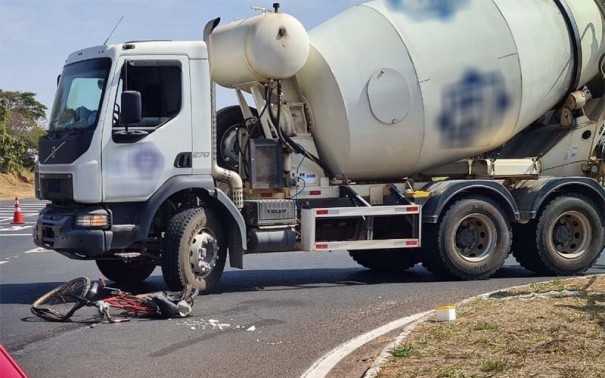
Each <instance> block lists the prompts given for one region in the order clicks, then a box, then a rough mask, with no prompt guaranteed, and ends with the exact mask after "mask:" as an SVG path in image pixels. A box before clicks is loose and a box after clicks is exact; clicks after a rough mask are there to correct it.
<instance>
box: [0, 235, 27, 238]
mask: <svg viewBox="0 0 605 378" xmlns="http://www.w3.org/2000/svg"><path fill="white" fill-rule="evenodd" d="M4 236H32V234H4V235H0V238H2V237H4Z"/></svg>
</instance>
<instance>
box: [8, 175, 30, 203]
mask: <svg viewBox="0 0 605 378" xmlns="http://www.w3.org/2000/svg"><path fill="white" fill-rule="evenodd" d="M15 197H19V198H33V197H34V174H33V172H29V171H23V172H18V173H0V200H8V199H15Z"/></svg>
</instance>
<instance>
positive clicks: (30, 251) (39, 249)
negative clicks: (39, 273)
mask: <svg viewBox="0 0 605 378" xmlns="http://www.w3.org/2000/svg"><path fill="white" fill-rule="evenodd" d="M46 252H51V251H50V249H46V248H42V247H38V248H34V249H30V250H29V251H25V252H23V253H46Z"/></svg>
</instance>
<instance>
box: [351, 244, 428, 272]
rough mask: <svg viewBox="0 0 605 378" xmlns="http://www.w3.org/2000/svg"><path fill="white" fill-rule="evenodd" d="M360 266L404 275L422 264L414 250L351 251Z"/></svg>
mask: <svg viewBox="0 0 605 378" xmlns="http://www.w3.org/2000/svg"><path fill="white" fill-rule="evenodd" d="M349 255H350V256H351V257H352V258H353V260H355V262H356V263H358V264H359V265H361V266H363V267H365V268H368V269H371V270H375V271H378V272H388V273H402V272H405V271H406V270H408V269H410V268H412V267H413V266H414V265H416V264H418V263H419V262H420V259H419V257H418V252H417V251H415V250H412V249H407V248H406V249H383V250H361V251H350V252H349Z"/></svg>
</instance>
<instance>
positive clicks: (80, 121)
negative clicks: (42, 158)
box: [49, 58, 111, 132]
mask: <svg viewBox="0 0 605 378" xmlns="http://www.w3.org/2000/svg"><path fill="white" fill-rule="evenodd" d="M110 67H111V59H109V58H100V59H92V60H86V61H82V62H78V63H73V64H70V65H67V66H65V67H64V68H63V73H62V74H61V78H60V80H59V85H58V88H57V94H56V96H55V103H54V105H53V111H52V114H51V117H50V122H49V132H53V131H55V132H57V131H62V130H73V129H79V130H81V129H86V128H94V127H95V126H96V125H97V121H98V120H99V108H100V107H101V100H102V99H103V92H104V90H105V83H106V82H107V77H108V75H109V69H110Z"/></svg>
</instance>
